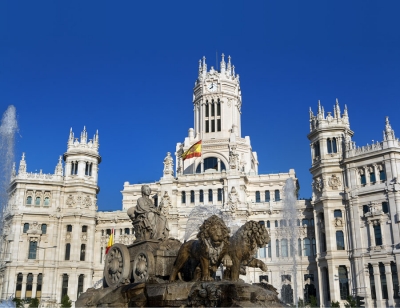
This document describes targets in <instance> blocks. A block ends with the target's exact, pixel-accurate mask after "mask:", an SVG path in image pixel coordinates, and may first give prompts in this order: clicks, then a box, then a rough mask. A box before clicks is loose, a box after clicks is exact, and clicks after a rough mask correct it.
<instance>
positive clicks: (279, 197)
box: [275, 189, 281, 201]
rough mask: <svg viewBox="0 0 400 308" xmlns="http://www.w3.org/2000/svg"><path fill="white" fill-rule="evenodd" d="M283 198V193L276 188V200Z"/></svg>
mask: <svg viewBox="0 0 400 308" xmlns="http://www.w3.org/2000/svg"><path fill="white" fill-rule="evenodd" d="M280 200H281V194H280V192H279V190H278V189H276V190H275V201H280Z"/></svg>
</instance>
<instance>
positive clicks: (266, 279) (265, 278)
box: [258, 275, 268, 283]
mask: <svg viewBox="0 0 400 308" xmlns="http://www.w3.org/2000/svg"><path fill="white" fill-rule="evenodd" d="M258 277H259V278H260V283H267V282H268V275H260V276H258Z"/></svg>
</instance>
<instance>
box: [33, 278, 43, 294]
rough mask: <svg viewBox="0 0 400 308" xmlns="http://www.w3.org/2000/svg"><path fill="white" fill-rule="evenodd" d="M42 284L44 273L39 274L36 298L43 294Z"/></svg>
mask: <svg viewBox="0 0 400 308" xmlns="http://www.w3.org/2000/svg"><path fill="white" fill-rule="evenodd" d="M42 284H43V274H41V273H40V274H38V276H37V286H36V296H35V297H36V298H40V296H41V295H42Z"/></svg>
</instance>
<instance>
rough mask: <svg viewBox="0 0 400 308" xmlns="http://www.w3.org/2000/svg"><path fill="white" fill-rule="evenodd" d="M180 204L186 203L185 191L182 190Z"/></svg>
mask: <svg viewBox="0 0 400 308" xmlns="http://www.w3.org/2000/svg"><path fill="white" fill-rule="evenodd" d="M181 201H182V204H185V203H186V192H185V191H182V200H181Z"/></svg>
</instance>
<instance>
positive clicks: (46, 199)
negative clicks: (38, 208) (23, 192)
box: [44, 197, 50, 206]
mask: <svg viewBox="0 0 400 308" xmlns="http://www.w3.org/2000/svg"><path fill="white" fill-rule="evenodd" d="M49 205H50V198H49V197H45V198H44V206H49Z"/></svg>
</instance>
